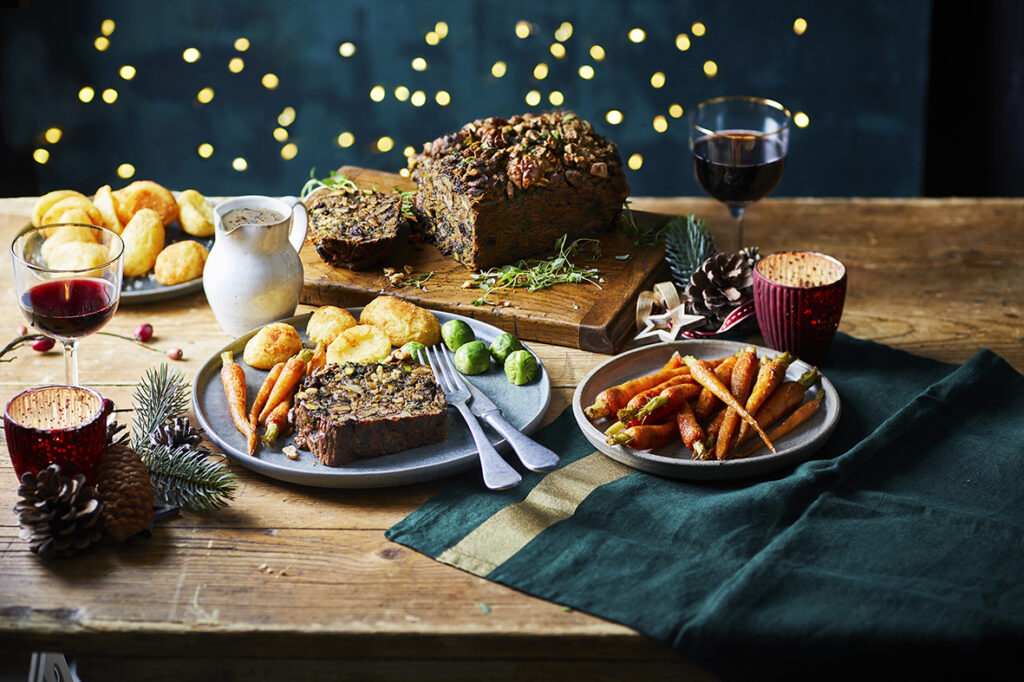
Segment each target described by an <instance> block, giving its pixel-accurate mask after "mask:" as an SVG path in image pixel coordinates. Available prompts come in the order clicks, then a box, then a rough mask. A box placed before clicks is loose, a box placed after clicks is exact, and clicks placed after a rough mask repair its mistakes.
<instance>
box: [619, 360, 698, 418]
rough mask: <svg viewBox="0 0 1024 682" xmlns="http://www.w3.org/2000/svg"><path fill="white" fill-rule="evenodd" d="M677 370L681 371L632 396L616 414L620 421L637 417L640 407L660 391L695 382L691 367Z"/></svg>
mask: <svg viewBox="0 0 1024 682" xmlns="http://www.w3.org/2000/svg"><path fill="white" fill-rule="evenodd" d="M677 371H678V372H679V373H678V374H673V375H672V376H670V377H669V378H668V379H666V380H665V381H663V382H661V383H660V384H658V385H657V386H653V387H651V388H648V389H647V390H644V391H640V392H639V393H637V394H636V395H635V396H633V397H632V398H630V399H629V402H628V403H626V406H625V407H623V408H622V409H621V410H619V411H618V412H617V413H616V415H615V416H616V417H618V418H619V421H624V422H625V421H630V420H632V419H635V418H636V413H637V412H638V411H640V409H641V408H643V406H644V405H646V404H647V403H648V402H650V401H651V399H652V398H654V397H655V396H657V395H658V394H659V393H661V392H662V391H664V390H665V389H666V388H668V387H669V386H676V385H678V384H683V383H686V382H691V383H692V382H693V379H692V378H691V377H690V368H689V367H684V368H682V369H680V370H677Z"/></svg>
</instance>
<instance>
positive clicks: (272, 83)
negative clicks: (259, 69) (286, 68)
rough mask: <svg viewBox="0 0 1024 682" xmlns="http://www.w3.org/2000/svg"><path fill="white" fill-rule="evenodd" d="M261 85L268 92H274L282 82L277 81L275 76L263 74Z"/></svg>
mask: <svg viewBox="0 0 1024 682" xmlns="http://www.w3.org/2000/svg"><path fill="white" fill-rule="evenodd" d="M260 83H262V84H263V87H265V88H266V89H267V90H274V89H276V88H277V86H278V84H279V83H280V81H279V80H278V79H277V76H276V75H275V74H272V73H265V74H263V78H261V79H260Z"/></svg>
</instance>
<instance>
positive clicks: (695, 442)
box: [676, 400, 707, 459]
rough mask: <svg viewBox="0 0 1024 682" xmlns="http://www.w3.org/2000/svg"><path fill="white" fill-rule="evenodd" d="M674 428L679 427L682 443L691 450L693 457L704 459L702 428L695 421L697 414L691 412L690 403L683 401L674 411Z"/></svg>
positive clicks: (705, 452) (705, 450)
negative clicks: (677, 409) (676, 410)
mask: <svg viewBox="0 0 1024 682" xmlns="http://www.w3.org/2000/svg"><path fill="white" fill-rule="evenodd" d="M676 428H677V429H679V437H680V438H682V439H683V445H685V446H686V447H688V448H690V449H691V450H693V458H694V459H704V455H705V454H707V445H706V444H705V443H704V439H705V438H706V437H707V436H705V435H704V429H702V428H701V427H700V423H699V422H698V421H697V415H695V414H694V413H693V408H692V407H690V403H688V402H687V401H685V400H684V401H683V404H682V405H680V406H679V411H678V412H676Z"/></svg>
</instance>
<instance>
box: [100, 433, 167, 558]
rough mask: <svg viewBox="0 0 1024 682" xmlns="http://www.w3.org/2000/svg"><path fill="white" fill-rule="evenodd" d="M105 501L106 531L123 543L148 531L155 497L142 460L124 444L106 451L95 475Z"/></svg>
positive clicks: (102, 498) (104, 517)
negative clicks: (137, 534) (139, 533)
mask: <svg viewBox="0 0 1024 682" xmlns="http://www.w3.org/2000/svg"><path fill="white" fill-rule="evenodd" d="M96 487H97V488H98V489H99V496H100V499H101V500H102V501H103V528H104V530H106V532H107V535H109V536H110V537H111V538H113V539H114V540H117V541H118V542H123V541H124V540H125V539H127V538H130V537H131V536H133V535H135V534H136V533H138V532H140V531H142V530H145V528H146V526H148V525H149V522H150V520H152V518H153V502H154V500H155V494H154V492H153V484H152V483H151V482H150V480H149V472H148V471H146V465H145V464H143V462H142V458H141V457H139V455H138V454H137V453H136V452H135V451H134V450H132V449H131V448H129V447H127V446H125V445H111V446H110V447H108V448H107V452H106V454H105V455H104V456H103V461H101V462H100V468H99V471H98V472H97V474H96Z"/></svg>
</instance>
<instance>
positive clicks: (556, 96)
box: [548, 90, 565, 107]
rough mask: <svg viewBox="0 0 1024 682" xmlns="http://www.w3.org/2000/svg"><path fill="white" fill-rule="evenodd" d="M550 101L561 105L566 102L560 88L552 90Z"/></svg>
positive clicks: (555, 104) (557, 105)
mask: <svg viewBox="0 0 1024 682" xmlns="http://www.w3.org/2000/svg"><path fill="white" fill-rule="evenodd" d="M548 101H549V102H551V104H553V105H554V106H556V107H560V106H562V104H564V103H565V96H564V95H563V94H562V93H561V92H559V91H558V90H552V91H551V94H549V95H548Z"/></svg>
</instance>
